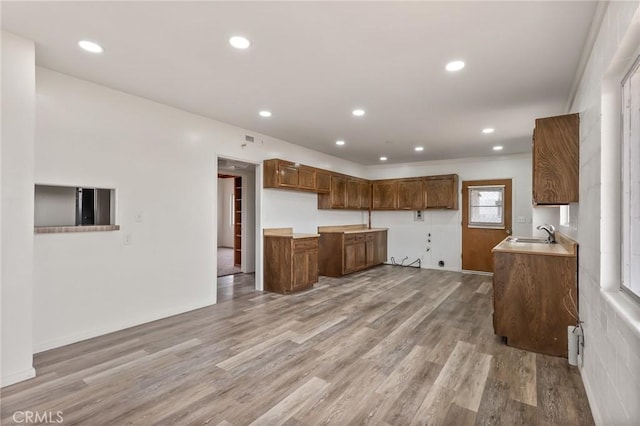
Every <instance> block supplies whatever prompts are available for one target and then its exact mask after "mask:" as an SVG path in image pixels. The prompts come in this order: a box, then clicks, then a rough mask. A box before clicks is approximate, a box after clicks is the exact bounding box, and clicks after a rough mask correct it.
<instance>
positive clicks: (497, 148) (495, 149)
mask: <svg viewBox="0 0 640 426" xmlns="http://www.w3.org/2000/svg"><path fill="white" fill-rule="evenodd" d="M493 150H494V151H502V146H500V145H497V146H494V147H493Z"/></svg>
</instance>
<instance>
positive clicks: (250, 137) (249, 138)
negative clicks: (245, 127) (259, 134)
mask: <svg viewBox="0 0 640 426" xmlns="http://www.w3.org/2000/svg"><path fill="white" fill-rule="evenodd" d="M244 140H245V141H246V142H251V143H253V141H254V139H253V136H249V135H244Z"/></svg>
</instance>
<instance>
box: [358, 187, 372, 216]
mask: <svg viewBox="0 0 640 426" xmlns="http://www.w3.org/2000/svg"><path fill="white" fill-rule="evenodd" d="M358 186H359V187H360V209H361V210H369V209H371V182H369V181H368V180H367V181H361V182H360V183H359V184H358Z"/></svg>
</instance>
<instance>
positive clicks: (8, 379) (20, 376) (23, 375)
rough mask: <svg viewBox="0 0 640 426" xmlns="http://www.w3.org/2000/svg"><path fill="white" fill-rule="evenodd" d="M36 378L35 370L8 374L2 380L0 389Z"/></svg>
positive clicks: (28, 369)
mask: <svg viewBox="0 0 640 426" xmlns="http://www.w3.org/2000/svg"><path fill="white" fill-rule="evenodd" d="M33 377H36V370H35V368H33V367H31V368H27V369H26V370H21V371H16V372H15V373H11V374H7V375H6V376H2V378H0V387H5V386H9V385H13V384H14V383H18V382H22V381H24V380H28V379H31V378H33Z"/></svg>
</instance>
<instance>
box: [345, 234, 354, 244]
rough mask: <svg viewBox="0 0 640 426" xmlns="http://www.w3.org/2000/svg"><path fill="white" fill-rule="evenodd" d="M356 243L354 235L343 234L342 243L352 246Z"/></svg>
mask: <svg viewBox="0 0 640 426" xmlns="http://www.w3.org/2000/svg"><path fill="white" fill-rule="evenodd" d="M355 242H356V234H344V243H345V244H353V243H355Z"/></svg>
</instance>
